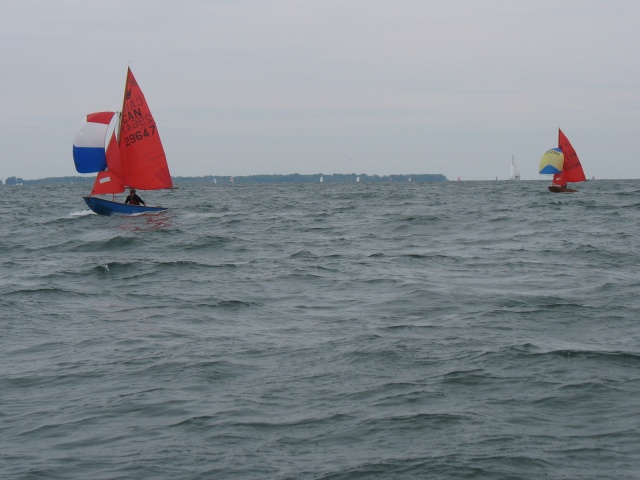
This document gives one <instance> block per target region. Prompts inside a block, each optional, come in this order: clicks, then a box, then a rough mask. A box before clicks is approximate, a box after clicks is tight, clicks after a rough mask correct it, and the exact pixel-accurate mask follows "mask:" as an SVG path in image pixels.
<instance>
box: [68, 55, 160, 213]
mask: <svg viewBox="0 0 640 480" xmlns="http://www.w3.org/2000/svg"><path fill="white" fill-rule="evenodd" d="M114 119H115V122H116V128H114V129H113V131H112V133H111V137H110V140H109V143H108V144H107V147H106V149H105V141H106V138H107V133H108V131H109V128H110V125H111V124H112V123H113V122H114ZM116 130H117V132H118V133H117V135H116ZM73 160H74V163H75V166H76V170H77V171H78V172H79V173H95V172H97V173H98V175H97V176H96V179H95V182H94V184H93V189H92V191H91V194H90V195H89V196H86V197H83V198H84V201H85V202H86V204H87V206H88V207H89V208H90V209H91V210H93V211H94V212H95V213H98V214H100V215H113V214H122V215H133V214H139V213H148V212H161V211H163V210H166V208H164V207H151V206H146V205H132V204H126V203H121V202H116V201H115V200H106V199H104V198H101V197H98V196H97V195H113V196H114V197H112V198H115V195H116V194H119V193H122V192H124V191H125V189H126V188H127V187H128V188H135V189H139V190H161V189H165V188H173V182H172V180H171V174H170V173H169V167H168V165H167V157H166V155H165V153H164V149H163V148H162V142H161V141H160V135H159V134H158V129H157V127H156V122H155V120H154V119H153V116H152V115H151V111H150V110H149V105H148V104H147V101H146V99H145V97H144V95H143V93H142V90H141V89H140V86H139V85H138V82H137V81H136V79H135V77H134V76H133V73H132V72H131V69H130V68H128V69H127V80H126V83H125V89H124V100H123V102H122V112H121V113H120V114H119V115H118V113H117V112H98V113H91V114H89V115H86V116H85V118H83V119H82V121H81V122H80V125H79V127H78V131H77V133H76V137H75V139H74V142H73Z"/></svg>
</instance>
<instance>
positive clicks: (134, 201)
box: [124, 188, 147, 207]
mask: <svg viewBox="0 0 640 480" xmlns="http://www.w3.org/2000/svg"><path fill="white" fill-rule="evenodd" d="M124 203H130V204H131V205H144V206H145V207H146V206H147V204H146V203H144V200H142V199H141V198H140V197H139V196H138V195H137V194H136V189H135V188H131V189H130V190H129V196H128V197H127V198H126V200H125V201H124Z"/></svg>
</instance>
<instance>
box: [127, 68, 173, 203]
mask: <svg viewBox="0 0 640 480" xmlns="http://www.w3.org/2000/svg"><path fill="white" fill-rule="evenodd" d="M118 145H119V147H120V148H119V150H120V158H121V162H122V165H123V167H124V168H123V172H122V173H123V175H122V180H123V181H124V184H125V185H127V186H129V187H134V188H139V189H141V190H159V189H161V188H171V187H172V186H173V182H172V181H171V174H170V173H169V167H168V166H167V157H166V156H165V153H164V149H163V148H162V142H161V141H160V135H159V134H158V128H157V127H156V122H155V120H154V119H153V116H152V115H151V111H150V110H149V105H147V101H146V99H145V98H144V95H143V94H142V90H141V89H140V86H139V85H138V82H137V81H136V79H135V78H134V76H133V73H131V69H128V70H127V82H126V85H125V91H124V102H123V104H122V118H121V120H120V138H119V140H118Z"/></svg>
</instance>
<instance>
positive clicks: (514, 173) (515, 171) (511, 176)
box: [509, 155, 520, 180]
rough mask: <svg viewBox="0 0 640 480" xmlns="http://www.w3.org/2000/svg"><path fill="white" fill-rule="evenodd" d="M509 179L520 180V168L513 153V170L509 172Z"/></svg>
mask: <svg viewBox="0 0 640 480" xmlns="http://www.w3.org/2000/svg"><path fill="white" fill-rule="evenodd" d="M509 180H520V170H519V169H518V166H517V165H516V162H515V159H514V158H513V155H511V172H510V173H509Z"/></svg>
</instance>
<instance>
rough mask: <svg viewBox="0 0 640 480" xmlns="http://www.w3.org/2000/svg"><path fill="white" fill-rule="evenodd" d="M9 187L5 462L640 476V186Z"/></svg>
mask: <svg viewBox="0 0 640 480" xmlns="http://www.w3.org/2000/svg"><path fill="white" fill-rule="evenodd" d="M578 188H580V193H577V194H573V195H561V194H551V193H549V192H548V191H547V189H546V183H545V182H543V181H522V182H505V181H495V182H448V183H403V184H399V183H390V184H370V185H367V184H353V185H330V184H313V185H309V184H306V185H302V184H298V185H247V186H220V185H218V186H213V185H197V186H193V185H183V186H182V187H181V188H180V189H178V190H175V191H171V192H146V193H145V192H142V193H145V194H144V195H141V196H142V197H143V198H144V199H145V200H147V202H148V203H149V204H156V203H160V204H162V205H165V206H169V207H170V210H169V211H168V212H166V213H163V214H159V215H143V216H138V217H101V216H97V215H94V214H92V213H90V212H89V211H88V210H87V209H86V207H85V206H84V203H83V201H82V199H81V195H82V193H83V192H82V188H81V187H79V186H75V185H74V186H65V187H45V188H42V187H31V186H15V187H0V218H1V223H0V272H1V276H0V332H1V334H0V335H1V336H0V477H1V478H11V479H65V480H68V479H83V480H84V479H92V480H99V479H134V478H135V479H143V478H144V479H147V478H149V479H151V478H153V479H177V478H180V479H213V478H215V479H218V478H219V479H263V478H264V479H365V478H366V479H370V478H383V479H391V478H393V479H405V478H456V479H459V478H483V479H485V478H486V479H494V478H495V479H531V478H554V479H557V478H571V479H574V478H581V479H604V478H611V479H629V478H640V297H639V293H640V291H639V290H640V289H639V287H640V256H639V255H640V221H639V218H640V181H613V180H598V181H592V182H588V183H585V184H581V185H579V187H578Z"/></svg>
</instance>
